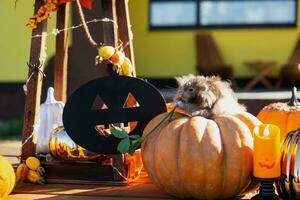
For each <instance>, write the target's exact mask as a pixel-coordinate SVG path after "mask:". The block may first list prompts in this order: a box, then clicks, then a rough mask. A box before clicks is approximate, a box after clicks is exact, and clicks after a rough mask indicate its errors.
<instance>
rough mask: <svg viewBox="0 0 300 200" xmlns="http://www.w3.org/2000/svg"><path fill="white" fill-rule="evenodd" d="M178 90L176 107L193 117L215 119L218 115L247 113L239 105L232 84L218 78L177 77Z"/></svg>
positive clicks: (175, 99)
mask: <svg viewBox="0 0 300 200" xmlns="http://www.w3.org/2000/svg"><path fill="white" fill-rule="evenodd" d="M176 80H177V82H178V85H179V87H178V89H177V92H176V94H175V97H174V105H175V106H177V107H179V108H181V109H183V110H184V111H186V112H187V113H189V114H190V115H192V116H202V117H205V118H210V119H213V118H214V117H215V116H217V115H228V114H229V115H233V114H236V113H239V112H243V111H246V108H245V107H244V106H243V105H241V104H239V103H238V100H237V98H236V96H235V94H234V92H233V90H232V89H231V86H230V82H227V81H222V80H221V79H220V77H218V76H207V77H205V76H194V75H187V76H182V77H176Z"/></svg>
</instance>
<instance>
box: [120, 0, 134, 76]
mask: <svg viewBox="0 0 300 200" xmlns="http://www.w3.org/2000/svg"><path fill="white" fill-rule="evenodd" d="M116 6H117V16H118V27H119V37H120V40H122V41H123V42H124V45H125V44H126V43H127V42H128V45H127V46H126V48H125V49H124V52H125V55H126V56H127V57H128V58H129V59H130V60H131V63H132V65H133V76H136V71H135V62H134V55H133V44H132V37H133V35H132V32H131V23H130V17H129V9H128V0H118V3H117V5H116Z"/></svg>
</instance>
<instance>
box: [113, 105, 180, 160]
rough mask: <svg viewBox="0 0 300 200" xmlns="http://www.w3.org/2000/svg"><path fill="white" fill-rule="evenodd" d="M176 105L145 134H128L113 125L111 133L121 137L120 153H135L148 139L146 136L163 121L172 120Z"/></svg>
mask: <svg viewBox="0 0 300 200" xmlns="http://www.w3.org/2000/svg"><path fill="white" fill-rule="evenodd" d="M175 109H176V107H175V108H174V109H173V110H172V111H171V112H170V113H168V114H167V115H166V116H165V117H164V118H163V119H162V120H161V121H160V122H158V123H157V124H156V125H155V126H153V127H152V129H151V130H150V131H149V132H148V133H147V134H145V135H143V136H139V135H128V133H127V132H126V131H125V130H123V129H121V128H119V127H116V126H113V128H112V130H111V133H112V135H113V136H114V137H116V138H118V139H121V141H120V142H119V145H118V151H119V152H120V153H129V154H130V155H133V154H134V152H135V150H137V149H138V148H139V147H140V146H141V144H142V143H143V142H144V141H145V140H146V138H147V137H148V136H149V135H150V134H151V133H153V132H154V131H155V130H156V129H157V128H158V127H159V126H160V125H161V124H162V123H163V122H165V121H168V123H169V122H170V121H171V118H172V116H173V114H174V112H175Z"/></svg>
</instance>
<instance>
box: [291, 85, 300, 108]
mask: <svg viewBox="0 0 300 200" xmlns="http://www.w3.org/2000/svg"><path fill="white" fill-rule="evenodd" d="M296 94H297V88H296V87H293V90H292V98H291V99H290V101H289V102H288V105H289V106H299V105H300V104H299V102H298V100H297V97H296Z"/></svg>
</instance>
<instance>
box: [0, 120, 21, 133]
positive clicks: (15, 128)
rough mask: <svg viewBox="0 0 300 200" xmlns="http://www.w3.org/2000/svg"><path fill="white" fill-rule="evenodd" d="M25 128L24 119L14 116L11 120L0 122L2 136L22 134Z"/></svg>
mask: <svg viewBox="0 0 300 200" xmlns="http://www.w3.org/2000/svg"><path fill="white" fill-rule="evenodd" d="M22 128H23V119H21V118H12V119H11V120H9V121H7V122H4V123H2V124H0V137H2V138H6V137H16V136H20V135H21V133H22Z"/></svg>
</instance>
